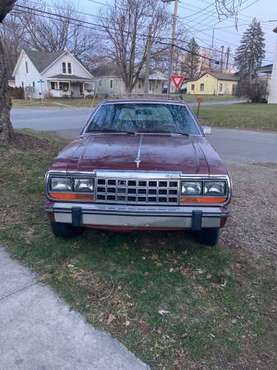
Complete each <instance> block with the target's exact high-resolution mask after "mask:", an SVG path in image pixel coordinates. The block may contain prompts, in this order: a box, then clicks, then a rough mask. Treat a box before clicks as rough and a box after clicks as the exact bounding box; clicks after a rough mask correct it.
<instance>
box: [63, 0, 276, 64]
mask: <svg viewBox="0 0 277 370" xmlns="http://www.w3.org/2000/svg"><path fill="white" fill-rule="evenodd" d="M236 1H239V0H236ZM241 1H242V6H241V11H240V15H239V29H238V31H236V29H235V26H234V20H233V19H230V20H224V21H222V22H221V23H218V21H219V20H218V17H217V14H216V11H215V7H214V5H213V4H214V2H213V0H209V1H206V0H179V17H180V19H182V21H183V22H184V23H185V24H187V25H188V28H189V29H190V31H191V32H192V34H193V35H194V36H195V37H196V38H197V41H198V43H199V44H200V45H202V46H207V47H208V46H211V43H212V26H213V25H215V47H217V48H220V47H221V45H224V46H225V48H227V47H228V46H229V47H231V49H232V52H234V50H235V48H236V47H237V46H238V45H239V42H240V39H241V36H242V34H243V32H244V31H245V29H246V27H247V24H249V23H250V22H251V19H252V18H254V17H256V18H257V19H258V20H260V21H261V22H265V21H269V20H276V22H271V23H262V28H263V30H264V32H265V39H266V57H265V60H264V63H263V64H268V63H271V62H272V59H273V55H274V54H273V51H274V47H276V39H277V35H276V34H274V33H273V32H272V29H273V28H274V27H276V26H277V0H241ZM59 2H60V3H61V4H62V3H63V2H62V1H61V0H59ZM73 2H74V3H75V4H76V7H77V8H78V9H79V10H80V11H84V12H88V13H91V14H94V15H97V13H98V11H99V9H100V8H103V6H104V5H103V4H111V3H113V0H73ZM169 6H171V8H173V4H172V5H169ZM104 7H105V6H104ZM93 20H94V21H96V19H95V18H93V17H92V18H91V21H93ZM225 50H226V49H225Z"/></svg>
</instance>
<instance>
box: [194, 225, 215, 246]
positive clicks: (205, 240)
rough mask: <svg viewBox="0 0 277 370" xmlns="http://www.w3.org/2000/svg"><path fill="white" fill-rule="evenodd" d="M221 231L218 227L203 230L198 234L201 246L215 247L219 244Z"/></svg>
mask: <svg viewBox="0 0 277 370" xmlns="http://www.w3.org/2000/svg"><path fill="white" fill-rule="evenodd" d="M219 230H220V229H219V228H217V227H212V228H207V229H202V230H201V231H199V232H198V233H197V239H198V241H199V242H200V243H201V244H204V245H208V246H211V247H213V246H215V245H216V244H217V243H218V239H219Z"/></svg>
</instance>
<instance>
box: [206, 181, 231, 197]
mask: <svg viewBox="0 0 277 370" xmlns="http://www.w3.org/2000/svg"><path fill="white" fill-rule="evenodd" d="M226 188H227V187H226V182H225V181H205V182H204V195H219V196H224V195H226Z"/></svg>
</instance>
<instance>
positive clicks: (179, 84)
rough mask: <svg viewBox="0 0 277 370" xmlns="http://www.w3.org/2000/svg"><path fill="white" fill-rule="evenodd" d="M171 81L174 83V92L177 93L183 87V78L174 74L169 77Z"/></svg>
mask: <svg viewBox="0 0 277 370" xmlns="http://www.w3.org/2000/svg"><path fill="white" fill-rule="evenodd" d="M171 81H172V82H173V83H174V85H175V87H176V90H177V91H179V90H180V88H181V87H182V85H183V82H184V81H185V77H184V76H182V75H176V74H174V75H172V76H171Z"/></svg>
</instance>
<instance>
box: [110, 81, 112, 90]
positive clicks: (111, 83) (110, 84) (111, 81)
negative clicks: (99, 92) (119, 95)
mask: <svg viewBox="0 0 277 370" xmlns="http://www.w3.org/2000/svg"><path fill="white" fill-rule="evenodd" d="M110 88H111V89H112V88H113V80H110Z"/></svg>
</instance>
